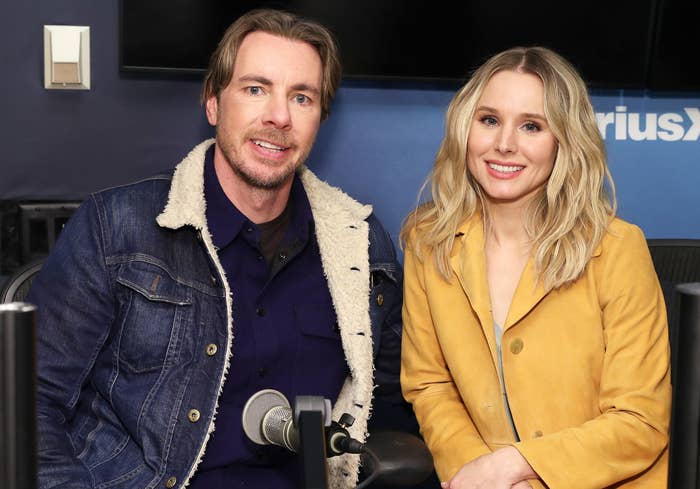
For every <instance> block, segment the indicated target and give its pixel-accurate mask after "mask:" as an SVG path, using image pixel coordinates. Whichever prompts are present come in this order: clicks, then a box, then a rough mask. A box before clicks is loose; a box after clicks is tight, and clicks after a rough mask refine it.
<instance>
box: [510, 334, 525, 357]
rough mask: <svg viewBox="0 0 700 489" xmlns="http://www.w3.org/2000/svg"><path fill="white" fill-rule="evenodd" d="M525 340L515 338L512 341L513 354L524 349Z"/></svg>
mask: <svg viewBox="0 0 700 489" xmlns="http://www.w3.org/2000/svg"><path fill="white" fill-rule="evenodd" d="M523 346H525V345H524V343H523V340H521V339H520V338H515V339H514V340H513V341H511V342H510V351H511V353H513V355H517V354H518V353H520V352H521V351H523Z"/></svg>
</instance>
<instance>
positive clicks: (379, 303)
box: [377, 294, 384, 307]
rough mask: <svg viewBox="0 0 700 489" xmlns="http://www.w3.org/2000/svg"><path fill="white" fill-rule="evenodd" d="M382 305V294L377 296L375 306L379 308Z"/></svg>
mask: <svg viewBox="0 0 700 489" xmlns="http://www.w3.org/2000/svg"><path fill="white" fill-rule="evenodd" d="M382 304H384V294H379V295H378V296H377V305H378V306H380V307H381V305H382Z"/></svg>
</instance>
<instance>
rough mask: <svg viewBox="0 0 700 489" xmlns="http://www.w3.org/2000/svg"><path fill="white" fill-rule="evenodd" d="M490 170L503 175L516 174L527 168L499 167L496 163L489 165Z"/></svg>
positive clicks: (514, 166) (516, 166) (517, 166)
mask: <svg viewBox="0 0 700 489" xmlns="http://www.w3.org/2000/svg"><path fill="white" fill-rule="evenodd" d="M489 168H493V169H494V170H496V171H499V172H501V173H515V172H516V171H520V170H522V169H523V168H525V167H524V166H520V165H499V164H496V163H489Z"/></svg>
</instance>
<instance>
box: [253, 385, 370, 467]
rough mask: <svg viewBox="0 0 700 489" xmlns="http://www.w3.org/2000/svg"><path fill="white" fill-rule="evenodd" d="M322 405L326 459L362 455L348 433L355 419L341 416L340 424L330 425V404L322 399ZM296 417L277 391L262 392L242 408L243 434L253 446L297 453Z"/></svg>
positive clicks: (360, 448) (356, 443)
mask: <svg viewBox="0 0 700 489" xmlns="http://www.w3.org/2000/svg"><path fill="white" fill-rule="evenodd" d="M300 397H302V396H300ZM302 403H303V401H302ZM323 405H324V408H323V417H324V425H325V429H324V431H325V438H326V448H327V454H326V456H327V457H333V456H336V455H341V454H343V453H360V452H361V451H362V448H363V445H362V443H360V442H359V441H357V440H355V439H354V438H352V437H351V436H350V434H349V433H348V430H347V428H348V427H350V426H352V423H353V422H354V421H355V419H354V418H353V417H352V416H350V415H349V414H347V413H346V414H343V416H341V418H340V422H336V421H333V422H331V418H330V417H331V402H330V401H329V400H328V399H323ZM295 407H296V408H298V406H295ZM297 410H298V409H297ZM297 417H298V415H297V413H294V412H292V409H291V408H290V406H289V401H288V400H287V398H286V397H285V396H284V394H282V393H281V392H279V391H277V390H274V389H263V390H261V391H258V392H256V393H255V394H253V395H252V396H251V397H250V399H248V401H247V402H246V403H245V406H244V407H243V416H242V423H243V431H245V434H246V436H247V437H248V438H249V439H250V441H252V442H253V443H256V444H258V445H278V446H281V447H284V448H286V449H287V450H289V451H291V452H295V453H296V452H298V451H299V447H300V440H299V430H298V428H297V424H296V422H295V418H297Z"/></svg>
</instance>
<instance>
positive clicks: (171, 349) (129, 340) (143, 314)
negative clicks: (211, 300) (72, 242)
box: [117, 262, 192, 373]
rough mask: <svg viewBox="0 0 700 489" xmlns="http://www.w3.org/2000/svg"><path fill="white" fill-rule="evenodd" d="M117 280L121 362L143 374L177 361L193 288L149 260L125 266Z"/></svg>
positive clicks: (131, 369)
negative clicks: (120, 313) (120, 310)
mask: <svg viewBox="0 0 700 489" xmlns="http://www.w3.org/2000/svg"><path fill="white" fill-rule="evenodd" d="M117 282H118V283H119V284H120V285H121V286H122V290H121V291H119V292H120V297H122V304H123V307H122V318H121V326H120V329H119V335H120V336H119V340H118V343H117V344H118V357H119V362H120V364H121V365H122V366H124V367H126V368H127V369H128V370H130V371H132V372H134V373H143V372H148V371H152V370H159V369H161V368H162V367H163V366H164V364H165V363H166V362H174V361H177V358H178V355H179V350H180V348H181V343H182V340H181V332H182V330H183V328H184V324H186V323H187V321H188V317H187V316H188V312H189V309H191V307H190V306H191V305H192V289H191V288H190V287H188V286H186V285H183V284H181V283H179V282H177V281H176V280H174V279H173V278H171V276H170V275H169V274H168V273H166V272H165V271H164V270H163V269H162V268H160V267H158V266H156V265H153V264H151V263H147V262H130V263H127V264H125V265H123V266H122V267H121V269H120V270H119V272H118V274H117Z"/></svg>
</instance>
